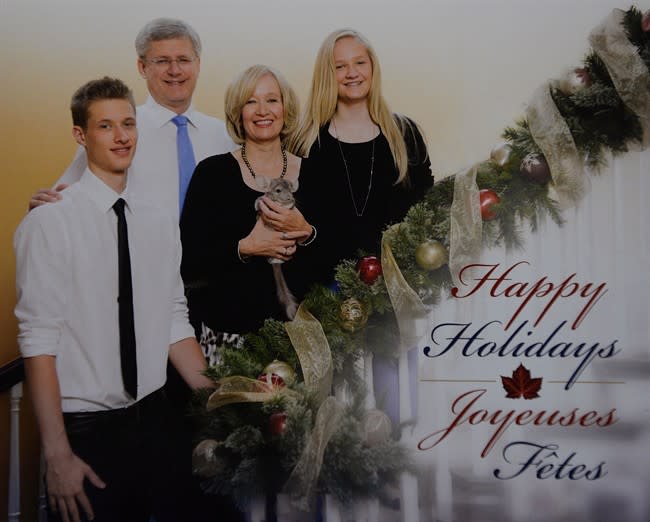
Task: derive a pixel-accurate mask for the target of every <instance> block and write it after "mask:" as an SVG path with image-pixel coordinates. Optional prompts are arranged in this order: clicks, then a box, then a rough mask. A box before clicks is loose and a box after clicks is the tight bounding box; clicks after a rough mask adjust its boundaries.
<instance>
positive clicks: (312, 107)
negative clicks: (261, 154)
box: [289, 29, 415, 183]
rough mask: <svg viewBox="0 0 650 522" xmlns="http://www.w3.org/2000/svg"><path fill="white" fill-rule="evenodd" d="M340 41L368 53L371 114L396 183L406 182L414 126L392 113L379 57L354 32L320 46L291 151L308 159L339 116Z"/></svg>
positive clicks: (342, 33)
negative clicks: (325, 129) (383, 140)
mask: <svg viewBox="0 0 650 522" xmlns="http://www.w3.org/2000/svg"><path fill="white" fill-rule="evenodd" d="M341 38H355V39H356V40H358V41H359V42H360V43H361V44H362V45H363V46H364V47H365V48H366V51H367V52H368V57H369V58H370V63H371V64H372V79H371V83H370V90H369V92H368V112H369V113H370V118H371V119H372V121H373V122H375V123H376V124H377V125H378V126H379V127H380V128H381V131H382V133H383V134H384V136H385V137H386V140H387V141H388V145H389V147H390V151H391V153H392V155H393V159H394V161H395V167H396V169H397V171H398V173H399V175H398V178H397V182H398V183H399V182H402V181H407V180H408V178H407V173H408V163H409V161H408V154H407V150H406V144H405V142H404V133H405V132H407V131H410V132H413V133H414V132H415V129H413V126H414V123H413V122H412V121H411V120H409V119H407V118H405V117H403V116H399V115H397V114H393V113H392V112H391V110H390V108H389V107H388V104H387V103H386V101H385V100H384V97H383V96H382V93H381V68H380V66H379V60H378V58H377V54H376V53H375V50H374V49H373V47H372V45H371V44H370V42H369V41H368V39H367V38H366V37H365V36H363V35H362V34H361V33H360V32H359V31H356V30H354V29H339V30H336V31H334V32H333V33H331V34H330V35H328V36H327V38H325V41H324V42H323V43H322V45H321V46H320V49H319V50H318V54H317V55H316V62H315V64H314V75H313V77H312V82H311V88H310V90H309V96H308V98H307V104H306V106H305V110H304V112H303V114H302V117H301V119H300V124H299V126H298V130H297V132H296V135H295V137H293V138H292V139H290V140H289V150H291V151H292V152H294V153H295V154H297V155H299V156H307V155H308V154H309V150H310V149H311V147H312V145H313V144H314V142H315V141H316V140H317V139H318V132H319V130H320V128H321V127H322V126H323V125H325V124H326V123H327V122H329V121H330V120H331V119H332V117H333V116H334V114H335V113H336V104H337V101H338V83H337V81H336V67H335V64H334V46H335V45H336V42H338V41H339V40H340V39H341Z"/></svg>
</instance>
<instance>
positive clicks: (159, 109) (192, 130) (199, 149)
mask: <svg viewBox="0 0 650 522" xmlns="http://www.w3.org/2000/svg"><path fill="white" fill-rule="evenodd" d="M184 115H185V116H186V117H187V119H188V120H189V125H188V133H189V136H190V141H191V142H192V148H193V150H194V158H195V159H196V163H197V164H198V163H199V162H200V161H201V160H203V159H205V158H207V157H208V156H214V155H216V154H223V153H225V152H229V151H231V150H234V149H235V144H234V143H233V141H232V140H231V139H230V137H229V136H228V133H227V132H226V125H225V124H224V122H223V121H221V120H218V119H217V118H213V117H211V116H206V115H205V114H203V113H201V112H199V111H197V110H195V109H194V108H192V107H190V108H189V109H188V111H187V112H185V113H184ZM175 116H176V113H175V112H173V111H171V110H169V109H167V108H165V107H163V106H162V105H159V104H158V103H156V102H155V101H154V99H153V98H152V97H151V96H149V98H148V99H147V101H146V103H145V104H144V105H140V106H139V107H138V108H137V109H136V119H137V122H138V146H137V148H136V151H135V156H134V158H133V163H132V164H131V168H130V169H129V190H130V191H132V194H133V195H134V196H136V197H137V198H138V199H141V200H143V201H147V202H149V203H151V204H154V205H158V206H161V207H163V208H167V209H172V210H173V211H174V214H175V215H176V218H177V220H178V183H179V182H178V156H177V151H176V125H174V123H173V122H172V121H171V119H172V118H173V117H175ZM87 167H88V162H87V159H86V149H84V148H83V147H79V149H78V150H77V154H76V155H75V158H74V160H73V161H72V163H71V164H70V166H69V167H68V168H67V170H66V171H65V172H64V173H63V176H61V178H60V179H59V180H58V181H57V182H56V185H58V184H59V183H67V184H72V183H74V182H75V181H78V180H79V179H80V178H81V175H82V174H83V172H84V171H85V170H86V168H87Z"/></svg>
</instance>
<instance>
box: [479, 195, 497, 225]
mask: <svg viewBox="0 0 650 522" xmlns="http://www.w3.org/2000/svg"><path fill="white" fill-rule="evenodd" d="M478 196H479V199H480V202H481V217H482V218H483V221H490V220H491V219H494V218H495V217H497V213H496V211H495V210H494V205H497V204H498V203H499V202H500V201H501V198H500V197H499V195H498V194H497V193H496V192H494V190H492V189H483V190H479V192H478Z"/></svg>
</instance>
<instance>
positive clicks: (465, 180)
mask: <svg viewBox="0 0 650 522" xmlns="http://www.w3.org/2000/svg"><path fill="white" fill-rule="evenodd" d="M477 171H478V165H474V166H473V167H470V168H469V169H467V170H465V171H463V172H459V173H457V174H456V176H455V177H454V201H453V202H452V204H451V209H450V212H449V217H450V223H449V271H450V272H451V278H452V281H453V282H454V285H455V286H461V285H460V282H459V279H458V273H459V272H460V270H461V268H463V267H464V266H467V265H469V264H472V263H476V262H477V260H478V257H479V254H480V253H481V243H482V237H483V219H482V218H481V205H480V200H479V195H478V185H477V184H476V173H477Z"/></svg>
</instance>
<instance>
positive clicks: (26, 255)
mask: <svg viewBox="0 0 650 522" xmlns="http://www.w3.org/2000/svg"><path fill="white" fill-rule="evenodd" d="M130 181H131V180H129V186H128V188H127V189H126V190H125V191H124V192H123V193H122V194H117V193H116V192H114V191H113V190H112V189H111V188H110V187H108V185H106V184H105V183H103V182H102V181H101V180H100V179H99V178H97V177H96V176H95V175H93V174H92V173H91V172H90V171H89V170H88V169H86V171H85V172H84V173H83V175H82V177H81V180H80V181H79V182H78V183H75V184H74V185H72V186H71V187H69V188H68V189H66V190H65V191H63V192H62V195H63V198H62V200H61V201H59V202H57V203H55V204H50V205H42V206H40V207H38V208H35V209H34V210H32V211H31V212H30V213H29V214H27V216H26V217H25V218H24V219H23V221H22V223H21V224H20V226H19V227H18V230H17V231H16V234H15V236H14V248H15V251H16V285H17V291H18V302H17V305H16V310H15V312H16V317H17V318H18V321H19V335H18V341H19V345H20V350H21V352H22V355H23V357H33V356H37V355H53V356H55V357H56V369H57V375H58V378H59V384H60V388H61V396H62V408H63V411H64V412H75V411H96V410H104V409H113V408H120V407H124V406H128V405H130V404H131V403H132V402H133V401H132V400H131V399H130V398H129V397H128V396H127V395H126V393H125V391H124V386H123V383H122V375H121V365H120V336H119V319H118V304H117V296H118V286H119V285H118V259H117V216H116V215H115V212H114V211H113V209H112V206H113V204H114V203H115V201H116V200H117V199H118V198H120V197H121V198H123V199H124V200H125V201H126V212H125V213H126V220H127V224H128V233H129V249H130V255H131V273H132V279H133V308H134V321H135V335H136V352H137V364H138V394H137V396H138V398H142V397H145V396H146V395H148V394H149V393H151V392H153V391H156V390H157V389H159V388H160V387H162V386H163V384H164V383H165V380H166V367H167V359H168V353H169V345H170V344H172V343H175V342H177V341H180V340H182V339H185V338H188V337H193V336H194V330H193V328H192V327H191V326H190V324H189V322H188V314H187V303H186V300H185V296H184V292H183V282H182V280H181V276H180V261H181V245H180V237H179V228H178V220H177V216H176V215H175V214H173V213H172V212H170V211H169V210H165V209H161V208H158V207H156V206H153V205H150V204H149V203H148V202H147V203H142V202H141V201H140V200H139V199H137V198H136V197H135V196H134V194H133V193H132V192H131V187H130Z"/></svg>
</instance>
